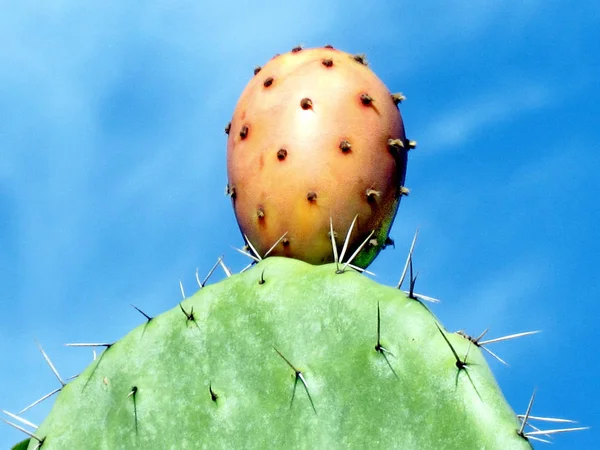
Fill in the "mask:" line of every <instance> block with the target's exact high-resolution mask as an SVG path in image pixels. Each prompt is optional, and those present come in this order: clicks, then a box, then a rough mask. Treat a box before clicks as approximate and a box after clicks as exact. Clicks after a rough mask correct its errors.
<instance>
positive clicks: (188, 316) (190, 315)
mask: <svg viewBox="0 0 600 450" xmlns="http://www.w3.org/2000/svg"><path fill="white" fill-rule="evenodd" d="M179 308H180V309H181V311H182V312H183V314H185V317H186V319H187V321H188V322H190V321H191V322H194V325H196V326H197V327H198V329H200V325H198V322H196V317H195V316H194V306H192V308H191V309H190V312H189V313H188V312H187V311H186V310H185V309H183V305H182V304H181V303H179Z"/></svg>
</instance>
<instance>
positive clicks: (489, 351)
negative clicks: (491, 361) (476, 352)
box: [480, 347, 509, 367]
mask: <svg viewBox="0 0 600 450" xmlns="http://www.w3.org/2000/svg"><path fill="white" fill-rule="evenodd" d="M480 348H482V349H483V350H485V351H486V352H488V353H489V354H490V355H492V357H494V358H496V359H497V360H498V361H499V362H500V363H502V364H504V365H505V366H506V367H509V365H508V363H507V362H506V361H504V360H503V359H502V358H500V357H499V356H498V355H496V354H495V353H494V352H493V351H491V350H490V349H489V348H487V347H480Z"/></svg>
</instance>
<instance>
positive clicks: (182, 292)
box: [179, 280, 186, 300]
mask: <svg viewBox="0 0 600 450" xmlns="http://www.w3.org/2000/svg"><path fill="white" fill-rule="evenodd" d="M179 289H181V296H182V297H183V299H184V300H185V298H186V297H185V291H184V290H183V283H182V282H181V280H179Z"/></svg>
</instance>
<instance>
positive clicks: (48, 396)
mask: <svg viewBox="0 0 600 450" xmlns="http://www.w3.org/2000/svg"><path fill="white" fill-rule="evenodd" d="M61 390H62V386H61V387H59V388H56V389H54V390H53V391H52V392H50V393H48V394H46V395H44V396H43V397H42V398H40V399H38V400H36V401H35V402H33V403H32V404H31V405H27V406H26V407H25V408H23V409H22V410H21V411H19V412H18V413H17V414H23V413H24V412H25V411H27V410H29V409H31V408H33V407H34V406H36V405H38V404H39V403H41V402H43V401H44V400H46V399H48V398H50V397H52V396H53V395H54V394H56V393H57V392H60V391H61Z"/></svg>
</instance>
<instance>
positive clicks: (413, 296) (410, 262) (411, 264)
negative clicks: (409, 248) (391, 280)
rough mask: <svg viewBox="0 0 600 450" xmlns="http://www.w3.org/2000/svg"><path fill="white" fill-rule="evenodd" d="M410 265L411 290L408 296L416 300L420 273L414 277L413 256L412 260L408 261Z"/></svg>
mask: <svg viewBox="0 0 600 450" xmlns="http://www.w3.org/2000/svg"><path fill="white" fill-rule="evenodd" d="M408 267H409V270H410V272H409V273H410V288H409V291H408V298H412V299H413V300H416V299H417V298H416V297H415V283H416V282H417V276H418V275H419V274H417V275H415V276H414V277H413V263H412V256H411V258H410V261H409V263H408Z"/></svg>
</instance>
